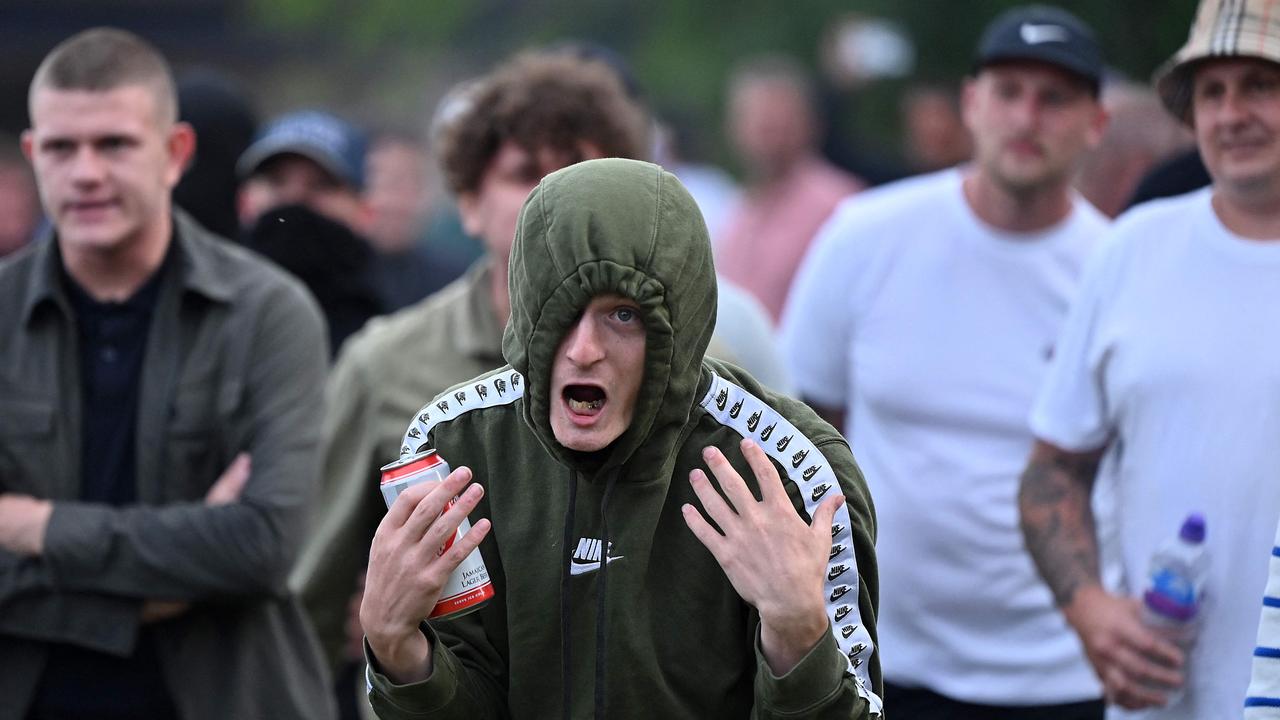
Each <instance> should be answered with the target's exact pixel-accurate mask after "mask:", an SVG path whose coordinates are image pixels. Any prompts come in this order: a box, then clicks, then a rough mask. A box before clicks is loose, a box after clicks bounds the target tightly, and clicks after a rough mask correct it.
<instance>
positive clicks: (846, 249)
mask: <svg viewBox="0 0 1280 720" xmlns="http://www.w3.org/2000/svg"><path fill="white" fill-rule="evenodd" d="M1189 27H1190V32H1189V34H1188V39H1187V41H1186V43H1185V45H1183V46H1182V47H1181V48H1180V49H1177V50H1176V52H1174V53H1173V54H1172V57H1171V58H1170V59H1169V61H1168V62H1167V63H1165V64H1164V65H1162V66H1161V67H1160V68H1158V69H1157V71H1156V73H1155V79H1154V82H1153V86H1152V87H1151V88H1146V87H1144V86H1142V85H1140V84H1136V83H1133V82H1128V81H1123V80H1119V79H1117V78H1115V77H1114V74H1113V73H1112V72H1111V71H1110V70H1109V69H1108V67H1107V63H1106V53H1105V49H1104V48H1103V47H1102V46H1101V45H1100V43H1099V41H1098V40H1097V37H1096V35H1095V33H1094V31H1093V29H1091V28H1090V27H1089V26H1088V25H1087V24H1086V23H1085V22H1083V21H1081V20H1080V19H1079V18H1077V17H1076V16H1075V15H1073V14H1071V13H1070V12H1068V11H1066V10H1064V9H1061V8H1059V7H1054V6H1047V5H1026V6H1019V7H1015V8H1012V9H1009V10H1007V11H1005V12H1003V13H1001V14H999V15H997V16H995V17H993V18H991V19H990V21H989V23H988V24H987V26H986V29H985V30H984V32H983V33H982V35H981V36H980V37H979V38H976V43H975V52H974V56H973V64H972V66H971V67H969V68H967V70H968V73H969V74H968V76H967V77H966V78H965V79H964V81H963V85H962V86H961V87H959V88H958V89H956V90H954V91H952V90H951V89H949V88H946V87H940V86H937V85H936V84H926V83H922V84H920V85H919V86H917V87H916V88H915V89H914V90H912V92H910V93H909V94H908V95H907V96H905V98H904V101H903V104H902V108H903V111H904V113H903V123H904V127H905V128H906V130H907V132H906V134H907V135H908V136H909V137H911V138H913V139H914V140H913V141H914V145H913V150H912V151H911V152H909V153H907V156H908V157H909V158H910V160H911V163H912V166H913V168H914V171H915V172H916V173H917V174H915V175H914V176H912V177H908V178H905V179H900V180H895V181H892V182H887V183H884V184H878V185H873V184H872V182H869V180H868V179H867V178H863V177H859V176H858V175H857V174H856V173H854V172H851V171H850V170H848V169H846V168H842V167H840V166H839V165H837V164H836V163H834V162H833V161H832V160H831V159H829V158H826V157H824V156H823V154H822V151H821V147H822V142H821V140H822V138H821V134H822V121H821V118H820V117H819V110H818V108H819V105H820V103H819V102H818V100H817V91H816V90H815V88H814V85H813V81H812V79H811V78H810V77H809V76H808V75H807V74H806V72H805V70H804V68H803V66H802V65H800V64H798V63H796V62H795V61H794V60H792V59H790V58H787V57H782V56H775V55H769V56H761V57H755V58H751V59H748V60H746V61H744V62H743V63H741V64H740V65H739V66H738V68H737V69H736V70H735V72H734V73H733V75H732V77H730V78H729V80H728V81H727V83H726V88H727V89H726V111H727V117H728V119H729V120H728V123H727V126H726V128H725V132H726V137H727V139H728V140H729V144H730V145H731V146H732V147H733V148H734V150H735V151H736V152H737V153H738V154H739V157H740V158H741V164H742V168H743V170H744V175H743V181H742V184H741V185H739V184H737V183H736V182H735V181H734V180H733V178H732V177H731V176H730V175H728V174H727V173H725V172H723V171H720V170H719V169H717V168H715V167H713V166H709V165H706V164H703V163H700V162H698V161H697V159H696V158H692V157H688V156H687V154H688V150H689V146H688V144H687V138H686V136H685V135H684V132H685V129H682V128H681V127H680V124H679V123H680V119H678V118H675V117H666V118H664V117H660V116H659V115H660V113H659V111H658V110H657V109H656V108H654V107H651V106H650V103H649V101H648V100H647V99H646V97H645V94H644V93H643V92H642V90H641V88H640V87H639V85H638V83H637V81H636V78H635V77H634V75H633V74H632V73H631V71H630V69H629V68H628V67H627V66H626V64H625V61H624V60H623V59H622V58H620V57H619V56H618V55H617V54H615V53H613V52H612V51H610V50H608V49H607V48H603V47H599V46H595V45H590V44H584V43H563V44H558V45H553V46H549V47H545V48H541V49H537V50H532V51H525V52H522V53H519V54H516V55H514V56H512V57H510V58H507V59H505V60H504V61H502V62H500V63H499V64H498V65H496V66H495V67H493V68H491V69H490V70H489V71H487V72H486V73H484V74H483V75H481V76H479V77H475V78H468V79H466V80H464V81H462V82H460V83H458V84H457V85H456V86H455V87H454V88H453V89H452V90H451V91H450V92H449V93H448V94H447V95H446V96H445V97H444V98H443V99H442V100H441V102H440V103H439V105H438V107H437V108H436V110H435V112H434V115H433V117H431V118H430V120H429V122H424V123H423V125H424V128H423V132H422V133H417V132H414V131H410V130H406V129H404V128H397V127H389V126H388V127H360V126H358V125H357V124H355V123H353V122H351V121H350V120H349V119H347V118H344V117H342V116H340V115H339V114H338V113H335V112H331V111H329V110H326V109H321V108H315V107H310V108H297V109H294V110H291V111H289V112H286V113H284V114H282V115H280V116H278V117H274V118H268V119H267V120H266V122H263V123H261V124H260V125H259V123H258V122H257V118H256V117H255V115H254V113H253V111H252V110H251V105H250V104H249V103H247V102H246V100H245V97H246V96H245V94H244V93H243V91H242V90H241V89H239V88H238V87H236V86H235V85H234V83H231V82H230V81H228V80H227V79H226V78H223V77H221V76H218V75H216V74H197V75H192V76H189V77H183V78H180V79H175V76H174V74H173V72H172V70H171V69H170V67H169V66H168V63H167V62H166V60H165V59H164V57H163V56H162V55H161V54H160V53H159V52H158V51H157V50H156V49H155V48H154V47H153V46H152V45H151V44H149V43H148V42H147V41H146V40H144V39H142V38H140V37H138V36H137V35H135V34H132V33H130V32H126V31H123V30H119V29H113V28H95V29H91V30H87V31H84V32H81V33H78V34H76V35H74V36H72V37H70V38H68V39H66V40H65V41H63V42H62V43H60V44H59V45H58V46H56V47H55V48H53V49H52V50H51V51H50V52H49V54H48V55H47V56H46V57H45V59H44V61H43V63H42V64H41V65H40V67H39V69H38V70H37V71H36V73H35V75H34V77H33V78H32V80H31V84H30V90H29V96H28V107H29V117H30V127H29V129H27V130H26V131H25V132H24V133H23V134H22V135H21V137H20V138H8V142H5V140H6V138H3V137H0V257H2V259H0V665H3V667H4V668H5V669H6V672H5V673H0V719H6V718H14V720H62V719H63V718H89V719H95V718H101V719H117V718H144V717H145V718H158V719H161V720H163V719H166V718H175V719H177V718H181V719H183V720H190V719H196V720H198V719H199V718H344V719H346V720H356V719H359V718H371V717H381V718H423V717H431V718H474V717H516V718H522V717H527V718H546V717H565V718H577V717H595V718H603V717H615V718H626V717H637V718H639V717H645V718H650V717H662V718H668V717H670V718H706V717H735V718H736V717H757V718H794V717H805V718H873V717H880V718H884V717H893V718H905V719H909V720H969V719H977V720H986V719H991V720H1033V719H1035V720H1041V719H1043V720H1102V719H1103V718H1107V719H1108V720H1139V719H1142V720H1219V719H1223V720H1225V719H1226V718H1240V717H1244V718H1246V719H1247V720H1255V719H1258V718H1280V455H1277V453H1278V452H1280V450H1278V448H1280V443H1278V442H1277V439H1278V438H1280V362H1277V361H1276V359H1275V358H1276V357H1277V356H1280V329H1277V328H1280V326H1278V325H1277V323H1276V320H1275V318H1276V317H1277V316H1280V0H1201V2H1200V5H1199V8H1198V10H1197V15H1196V17H1195V18H1194V20H1192V21H1191V23H1190V25H1189ZM6 146H7V147H6ZM197 149H199V151H198V152H197ZM430 163H434V164H435V167H436V168H438V174H439V176H440V177H441V178H443V185H444V186H445V187H444V189H445V190H447V194H448V196H449V202H448V203H441V202H440V201H439V198H435V199H433V197H432V195H433V192H434V191H433V189H432V187H431V180H430V177H431V175H432V174H433V173H432V172H431V170H430V165H429V164H430ZM443 205H447V206H448V207H447V208H446V209H443V210H442V209H440V208H441V206H443ZM428 449H434V450H436V451H438V452H439V453H440V455H441V456H443V457H444V459H445V460H447V461H448V462H449V463H450V465H451V466H452V468H453V470H452V472H451V473H449V474H448V476H447V477H446V478H444V479H443V480H441V481H440V482H438V483H423V484H419V485H414V486H412V487H410V488H408V489H407V490H405V491H403V492H402V493H400V495H399V496H398V497H397V498H396V499H395V501H394V502H393V503H391V504H390V506H389V507H388V506H387V505H386V504H385V503H384V497H383V495H382V494H381V493H380V492H379V488H378V485H379V480H380V476H381V472H382V468H383V467H384V466H386V465H388V463H392V462H393V461H396V460H398V459H407V458H410V457H412V456H414V455H416V454H418V453H421V452H424V451H426V450H428ZM1192 514H1195V515H1197V516H1198V517H1199V518H1202V519H1203V525H1202V526H1201V527H1202V528H1207V531H1206V532H1204V533H1203V545H1204V547H1205V548H1206V557H1207V561H1206V562H1205V564H1204V565H1203V566H1197V567H1196V568H1195V569H1196V570H1197V571H1199V574H1197V575H1195V576H1194V577H1193V578H1192V582H1191V583H1190V585H1189V587H1186V588H1184V589H1185V590H1186V591H1187V592H1188V593H1190V595H1189V597H1191V598H1192V599H1193V600H1194V604H1193V605H1192V606H1191V607H1193V608H1194V614H1193V615H1191V617H1190V618H1189V619H1187V618H1183V620H1184V621H1185V622H1182V624H1181V625H1180V626H1179V627H1178V628H1177V629H1176V631H1175V630H1172V629H1170V625H1169V623H1168V622H1165V623H1164V624H1161V623H1160V622H1159V621H1157V620H1155V619H1153V615H1152V611H1151V610H1150V607H1149V601H1148V602H1144V600H1143V594H1144V590H1146V589H1147V584H1148V582H1149V581H1150V579H1151V574H1152V569H1151V563H1152V558H1153V557H1154V556H1156V554H1157V553H1158V552H1159V551H1161V549H1162V548H1163V547H1165V546H1167V544H1168V543H1169V541H1171V540H1172V539H1173V538H1174V537H1175V536H1177V535H1178V532H1179V527H1180V526H1181V525H1182V523H1183V520H1184V519H1185V518H1187V517H1188V516H1189V515H1192ZM468 517H469V519H470V530H466V531H463V532H459V530H458V528H459V525H460V523H461V522H462V521H463V520H464V519H465V518H468ZM1197 542H1199V540H1197ZM473 551H475V552H478V553H479V556H480V557H482V558H483V561H484V563H485V565H486V567H487V570H488V573H489V577H490V578H491V579H492V583H493V587H494V590H495V595H494V597H492V598H491V599H489V600H488V601H487V602H486V603H485V604H484V605H483V606H481V607H479V608H478V609H475V610H474V611H473V612H470V613H467V614H463V615H460V616H453V617H449V618H446V619H441V620H436V619H432V620H428V619H426V618H427V617H428V616H430V615H431V614H432V611H433V608H434V607H435V606H436V604H437V602H438V601H439V600H441V598H442V593H443V592H444V587H445V585H446V583H447V582H448V579H449V577H450V575H451V574H452V573H453V572H454V571H455V570H456V569H457V568H458V567H459V565H460V564H461V563H462V562H463V561H464V559H465V558H467V557H468V556H469V555H471V554H473Z"/></svg>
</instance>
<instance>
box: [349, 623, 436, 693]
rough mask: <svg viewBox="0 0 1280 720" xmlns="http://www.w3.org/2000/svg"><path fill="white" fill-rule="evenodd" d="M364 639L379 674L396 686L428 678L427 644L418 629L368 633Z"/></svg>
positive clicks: (384, 630)
mask: <svg viewBox="0 0 1280 720" xmlns="http://www.w3.org/2000/svg"><path fill="white" fill-rule="evenodd" d="M365 639H366V641H367V642H368V643H369V650H370V651H372V653H373V656H374V659H375V660H377V664H378V666H379V667H380V668H381V670H382V673H383V674H384V675H386V676H387V677H388V678H390V679H391V681H392V682H394V683H396V684H397V685H406V684H409V683H414V682H420V681H422V680H426V679H427V678H429V677H431V669H432V668H431V641H430V640H428V639H427V636H426V635H424V634H423V633H422V630H421V629H419V628H418V627H416V626H415V627H413V628H411V629H407V630H406V629H397V630H387V629H382V630H380V631H377V632H374V631H369V632H367V633H366V635H365Z"/></svg>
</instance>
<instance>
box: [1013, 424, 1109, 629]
mask: <svg viewBox="0 0 1280 720" xmlns="http://www.w3.org/2000/svg"><path fill="white" fill-rule="evenodd" d="M1100 459H1101V451H1099V452H1095V453H1088V454H1077V453H1067V452H1063V451H1061V450H1058V449H1056V448H1044V446H1037V449H1036V451H1035V452H1033V453H1032V456H1031V461H1030V462H1029V463H1028V465H1027V469H1026V471H1024V472H1023V474H1022V484H1021V486H1020V488H1019V490H1018V509H1019V511H1020V515H1021V524H1022V534H1023V537H1024V538H1025V540H1026V543H1027V550H1028V551H1029V552H1030V553H1031V558H1032V560H1034V561H1035V564H1036V569H1037V570H1039V571H1040V576H1041V577H1043V578H1044V580H1045V582H1046V583H1048V584H1049V589H1050V590H1052V591H1053V599H1054V602H1055V603H1057V604H1058V606H1059V607H1061V606H1065V605H1069V604H1070V603H1071V600H1072V598H1073V597H1074V596H1075V593H1076V590H1078V589H1079V588H1080V587H1082V586H1084V585H1090V584H1097V583H1098V582H1099V572H1098V540H1097V536H1096V535H1095V531H1094V523H1093V509H1092V508H1091V507H1090V504H1089V494H1090V492H1091V490H1092V489H1093V481H1094V476H1095V475H1096V474H1097V472H1098V463H1099V461H1100Z"/></svg>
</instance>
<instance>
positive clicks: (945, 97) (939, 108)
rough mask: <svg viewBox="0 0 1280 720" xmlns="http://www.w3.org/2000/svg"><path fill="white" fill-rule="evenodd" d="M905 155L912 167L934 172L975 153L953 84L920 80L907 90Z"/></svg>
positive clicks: (904, 104)
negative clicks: (949, 85)
mask: <svg viewBox="0 0 1280 720" xmlns="http://www.w3.org/2000/svg"><path fill="white" fill-rule="evenodd" d="M900 112H901V114H902V128H903V132H904V137H903V140H902V143H903V149H904V153H903V154H904V155H905V156H906V159H907V162H908V163H909V164H910V167H911V170H912V171H913V172H917V173H926V172H934V171H937V170H943V169H945V168H949V167H955V166H956V165H959V164H960V163H963V162H966V161H968V160H969V158H970V157H971V156H972V155H973V139H972V138H971V137H970V136H969V128H967V127H965V124H964V118H963V117H962V115H961V111H960V95H959V93H957V92H956V90H955V89H954V88H951V87H947V86H944V85H940V84H936V83H919V84H917V85H915V86H913V87H911V88H909V89H908V90H907V91H906V93H904V95H903V98H902V104H901V108H900Z"/></svg>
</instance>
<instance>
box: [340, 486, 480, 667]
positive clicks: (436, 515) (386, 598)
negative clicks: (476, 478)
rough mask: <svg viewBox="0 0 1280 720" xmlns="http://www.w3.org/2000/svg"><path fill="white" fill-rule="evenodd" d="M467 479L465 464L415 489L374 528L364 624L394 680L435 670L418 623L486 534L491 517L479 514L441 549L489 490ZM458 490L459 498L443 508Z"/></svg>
mask: <svg viewBox="0 0 1280 720" xmlns="http://www.w3.org/2000/svg"><path fill="white" fill-rule="evenodd" d="M470 481H471V470H470V469H468V468H466V467H460V468H458V469H456V470H454V471H453V472H451V473H449V476H448V477H447V478H445V479H444V480H443V481H441V482H438V483H433V482H426V483H420V484H418V485H414V486H413V487H410V488H409V489H407V490H405V491H404V492H403V493H401V494H400V496H399V497H397V498H396V501H395V502H394V503H393V504H392V505H391V509H390V510H388V511H387V514H386V516H385V517H383V518H382V522H381V523H379V524H378V531H377V532H376V533H374V536H373V545H372V546H371V547H370V548H369V570H368V573H367V575H366V576H365V590H364V598H363V600H362V601H361V603H360V624H361V625H363V626H364V631H365V634H366V637H367V638H368V640H369V647H370V649H372V650H373V653H374V655H375V656H377V658H378V661H379V663H380V664H381V665H382V669H383V671H384V672H385V673H386V675H387V677H389V678H391V679H392V680H393V681H395V682H397V683H407V682H414V681H417V680H424V679H426V678H427V677H429V676H430V675H431V646H430V643H429V642H428V641H427V638H426V636H425V635H423V634H422V633H421V631H419V629H418V625H419V623H421V622H422V620H423V619H424V618H426V617H427V616H428V615H430V614H431V610H432V609H433V608H434V607H435V604H436V601H437V600H439V599H440V593H441V591H443V589H444V586H445V583H446V582H448V580H449V574H450V573H452V572H453V570H454V568H456V567H458V565H459V564H461V563H462V561H463V560H465V559H466V557H467V555H469V554H470V553H471V551H472V550H474V549H475V548H476V546H478V545H479V544H480V541H481V540H483V539H484V536H485V535H486V534H488V532H489V527H490V523H489V521H488V520H478V521H477V522H475V523H474V524H473V525H472V526H471V530H470V531H469V532H468V533H467V534H466V535H464V536H463V537H461V538H457V539H455V541H454V542H453V544H452V545H451V546H450V547H449V548H448V549H447V550H445V551H444V553H442V554H441V553H440V549H441V546H442V545H443V544H444V542H445V541H446V540H448V539H449V538H450V537H453V536H454V535H455V534H456V532H457V530H458V525H459V524H461V522H462V520H463V519H464V518H465V517H466V516H467V514H468V513H470V512H471V511H472V510H474V509H475V507H476V503H478V502H479V501H480V498H481V497H483V495H484V488H482V487H481V486H479V485H470V486H468V485H467V484H468V483H469V482H470ZM464 487H465V488H466V490H465V491H463V488H464ZM459 493H461V495H460V496H459V497H458V502H457V503H455V504H454V506H453V507H451V508H449V510H448V511H447V512H445V513H444V514H441V510H443V509H444V507H445V505H446V504H447V503H448V502H449V500H450V499H451V498H453V497H454V496H456V495H459Z"/></svg>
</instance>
